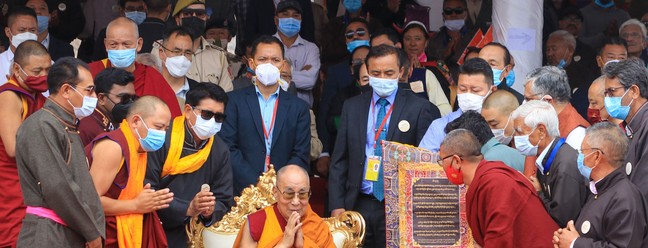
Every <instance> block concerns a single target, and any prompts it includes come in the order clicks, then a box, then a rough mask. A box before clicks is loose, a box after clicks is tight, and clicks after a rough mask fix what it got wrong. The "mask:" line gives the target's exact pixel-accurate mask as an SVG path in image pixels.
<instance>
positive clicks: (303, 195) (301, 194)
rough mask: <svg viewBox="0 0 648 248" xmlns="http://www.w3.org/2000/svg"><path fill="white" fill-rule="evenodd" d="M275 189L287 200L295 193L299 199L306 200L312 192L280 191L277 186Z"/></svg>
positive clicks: (293, 197)
mask: <svg viewBox="0 0 648 248" xmlns="http://www.w3.org/2000/svg"><path fill="white" fill-rule="evenodd" d="M275 188H276V187H275ZM277 190H278V191H279V193H281V195H282V196H283V198H284V200H287V201H290V200H292V199H295V195H297V197H298V198H299V199H300V200H308V198H310V196H311V194H312V192H311V191H310V190H309V191H306V192H281V190H280V189H279V188H277Z"/></svg>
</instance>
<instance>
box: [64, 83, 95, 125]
mask: <svg viewBox="0 0 648 248" xmlns="http://www.w3.org/2000/svg"><path fill="white" fill-rule="evenodd" d="M72 89H73V90H74V91H75V92H76V93H77V94H79V95H81V96H83V105H81V107H79V108H77V107H75V106H74V104H72V102H70V99H68V100H67V101H68V103H69V104H70V105H72V108H74V115H75V116H76V117H77V118H79V119H81V118H84V117H87V116H90V115H91V114H92V112H94V110H95V108H96V107H97V98H96V97H91V96H84V95H83V94H81V93H80V92H79V91H77V90H76V89H75V88H72Z"/></svg>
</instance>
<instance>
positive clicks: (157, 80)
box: [89, 17, 182, 118]
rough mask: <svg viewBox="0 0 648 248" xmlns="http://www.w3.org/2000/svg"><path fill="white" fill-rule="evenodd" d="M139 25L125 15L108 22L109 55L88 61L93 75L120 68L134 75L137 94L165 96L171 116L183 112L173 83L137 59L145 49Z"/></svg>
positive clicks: (107, 41)
mask: <svg viewBox="0 0 648 248" xmlns="http://www.w3.org/2000/svg"><path fill="white" fill-rule="evenodd" d="M142 43H143V40H142V38H141V37H139V31H138V29H137V24H136V23H135V22H133V21H131V20H130V19H128V18H126V17H118V18H117V19H115V20H113V21H111V22H110V24H108V27H107V28H106V39H105V40H104V44H105V46H106V51H107V52H108V58H107V59H103V60H100V61H95V62H92V63H90V64H89V66H90V72H92V76H93V77H96V76H97V74H99V72H101V71H102V70H104V69H106V68H110V67H117V68H121V69H124V70H126V71H128V72H131V73H133V75H135V82H134V84H135V92H136V93H137V95H138V96H145V95H152V96H157V97H158V98H160V99H162V101H164V102H165V103H166V104H167V105H169V109H170V110H171V118H174V117H177V116H180V115H182V112H181V111H180V106H178V104H177V102H178V100H177V98H176V95H175V92H173V89H171V86H169V84H168V83H167V82H166V80H165V79H164V77H162V74H160V72H158V71H157V70H156V69H155V68H153V67H150V66H147V65H144V64H140V63H137V62H135V56H137V52H139V51H140V49H142Z"/></svg>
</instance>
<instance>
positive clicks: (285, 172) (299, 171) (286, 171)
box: [277, 164, 310, 186]
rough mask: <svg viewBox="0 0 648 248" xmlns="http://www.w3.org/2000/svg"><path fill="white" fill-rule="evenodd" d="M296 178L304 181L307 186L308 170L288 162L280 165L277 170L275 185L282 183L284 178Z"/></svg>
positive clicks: (308, 180) (308, 183)
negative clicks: (282, 165)
mask: <svg viewBox="0 0 648 248" xmlns="http://www.w3.org/2000/svg"><path fill="white" fill-rule="evenodd" d="M291 179H292V180H297V181H302V180H303V181H305V182H306V183H307V186H310V179H309V177H308V172H307V171H306V170H305V169H304V168H302V167H301V166H299V165H294V164H289V165H286V166H284V167H281V169H279V171H277V185H279V184H280V182H281V184H282V185H283V184H284V182H285V181H286V180H291Z"/></svg>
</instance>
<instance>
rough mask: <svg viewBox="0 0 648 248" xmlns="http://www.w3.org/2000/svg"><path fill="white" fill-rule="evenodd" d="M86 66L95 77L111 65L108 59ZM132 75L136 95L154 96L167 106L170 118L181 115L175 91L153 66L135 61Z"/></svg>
mask: <svg viewBox="0 0 648 248" xmlns="http://www.w3.org/2000/svg"><path fill="white" fill-rule="evenodd" d="M88 66H89V67H90V73H92V77H96V76H97V74H99V72H101V71H103V70H104V69H106V68H108V67H112V65H111V64H110V60H108V59H104V60H100V61H95V62H92V63H90V64H89V65H88ZM133 75H134V76H135V82H133V84H135V93H137V95H138V96H147V95H150V96H156V97H158V98H160V99H162V101H164V102H165V103H166V104H167V105H168V106H169V110H171V118H175V117H177V116H181V115H182V112H181V111H180V106H179V105H178V98H177V97H176V95H175V92H173V89H171V86H169V84H168V83H167V82H166V80H165V79H164V77H162V74H160V72H158V71H157V70H156V69H155V68H153V67H150V66H147V65H144V64H140V63H137V62H135V71H133Z"/></svg>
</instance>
